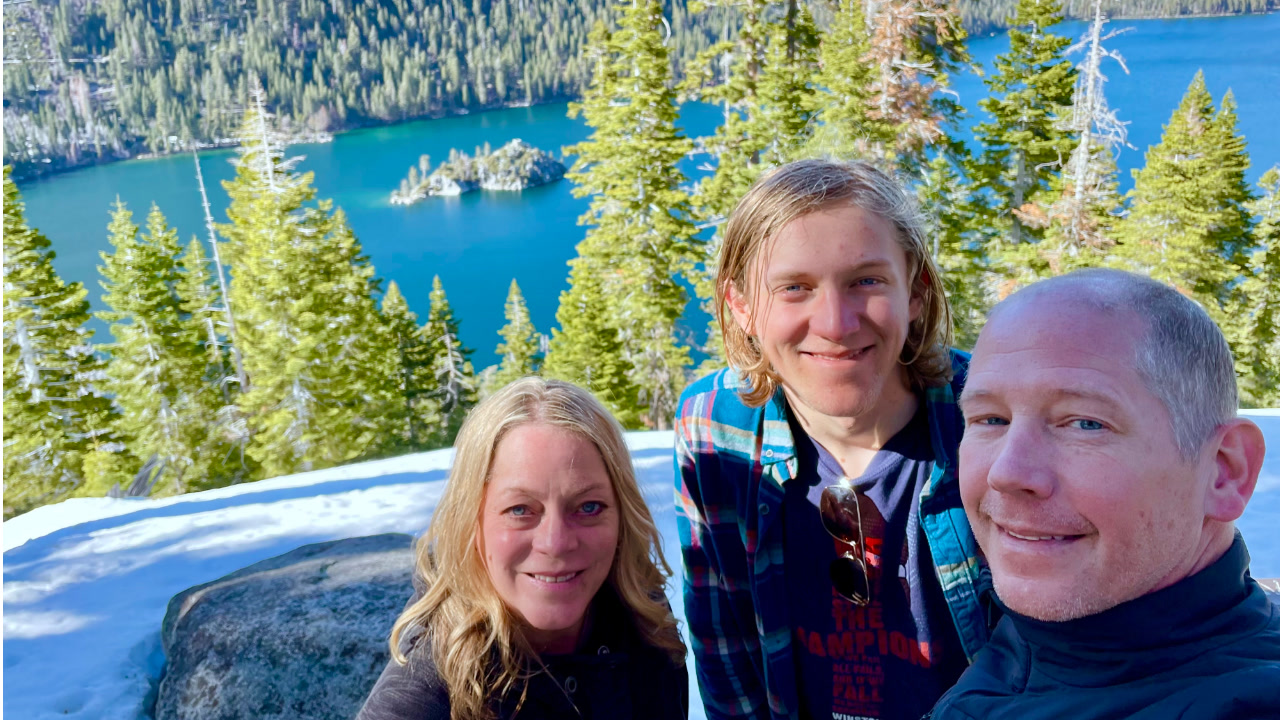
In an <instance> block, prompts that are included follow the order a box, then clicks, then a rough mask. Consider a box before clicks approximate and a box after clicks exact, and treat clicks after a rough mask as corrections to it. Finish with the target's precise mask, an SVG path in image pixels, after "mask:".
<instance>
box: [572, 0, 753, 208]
mask: <svg viewBox="0 0 1280 720" xmlns="http://www.w3.org/2000/svg"><path fill="white" fill-rule="evenodd" d="M726 4H729V3H726ZM769 4H770V3H769V2H768V0H745V1H744V2H741V3H732V5H735V6H736V9H737V11H738V12H739V13H740V16H741V25H740V26H739V28H738V33H737V37H736V38H734V39H733V40H729V39H728V38H727V37H722V38H721V41H720V42H718V43H716V44H714V45H712V46H711V47H709V48H707V49H706V50H704V51H703V52H701V53H699V54H698V56H697V57H696V58H695V59H694V62H693V63H692V64H691V65H690V66H689V67H688V68H687V69H686V79H685V82H684V83H683V85H682V88H681V90H682V95H683V96H684V97H687V98H692V99H698V100H700V101H702V102H705V103H708V104H713V105H720V106H721V107H722V108H723V110H724V117H723V121H722V122H721V124H720V125H719V127H717V128H716V131H715V133H714V134H713V135H712V136H711V137H704V138H699V139H698V141H697V148H698V152H699V153H705V154H708V155H710V156H711V157H712V158H713V159H714V160H715V166H714V170H715V172H714V173H713V174H712V175H711V176H710V177H708V178H705V179H703V180H702V181H700V182H699V183H698V189H697V194H696V197H695V202H696V204H697V208H698V215H699V217H701V218H703V219H705V220H707V221H708V222H712V223H715V224H719V223H721V222H723V221H724V218H726V217H727V216H728V214H729V211H730V210H732V209H733V206H734V205H735V204H736V203H737V202H738V198H740V197H742V193H743V192H745V191H746V189H747V188H748V187H750V186H751V183H753V182H755V179H756V177H758V175H759V173H760V171H761V170H762V168H761V167H760V153H761V151H763V150H764V148H765V147H766V146H767V143H768V138H765V137H760V136H757V135H755V134H753V133H752V132H751V119H752V118H753V117H756V116H758V115H759V105H760V98H759V83H760V76H761V74H762V73H763V72H764V66H765V52H766V47H767V43H768V39H769V24H768V22H767V21H766V19H765V13H766V11H767V10H768V7H769ZM726 35H727V28H726ZM607 45H608V35H607V34H605V35H604V36H603V37H593V38H592V39H591V42H590V45H589V46H588V47H589V52H590V51H594V52H596V53H598V54H600V55H601V56H602V57H603V56H604V55H605V54H606V50H605V48H606V46H607ZM611 73H614V74H616V69H615V68H614V67H613V66H612V65H611V64H608V63H605V62H604V61H598V64H597V66H596V70H595V73H594V74H593V75H592V83H593V87H594V86H595V84H596V83H599V84H600V88H601V93H602V94H605V95H606V96H607V94H608V93H609V92H612V90H607V89H606V87H607V83H608V81H610V80H612V79H613V75H611Z"/></svg>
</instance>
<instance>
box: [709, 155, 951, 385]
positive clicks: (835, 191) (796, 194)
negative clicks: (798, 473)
mask: <svg viewBox="0 0 1280 720" xmlns="http://www.w3.org/2000/svg"><path fill="white" fill-rule="evenodd" d="M838 207H856V208H860V209H862V210H864V211H866V212H868V213H871V214H872V215H875V216H877V217H880V218H881V219H883V220H885V221H886V222H888V223H889V224H890V226H892V227H893V230H894V236H895V239H896V240H897V241H898V245H899V247H901V248H902V249H903V250H904V251H905V252H906V254H907V271H908V274H907V277H908V279H909V281H910V287H911V295H912V297H919V298H920V300H921V311H920V317H918V318H917V319H916V320H915V321H914V322H912V323H911V326H910V327H909V328H908V331H907V339H906V343H905V344H904V345H903V348H902V353H901V354H900V355H899V358H898V361H899V362H900V363H901V364H903V365H905V366H906V370H907V382H908V385H910V387H912V388H914V389H922V388H925V387H929V386H935V385H940V384H942V383H944V382H946V381H948V380H949V379H950V377H951V358H950V356H949V355H948V352H947V347H948V346H949V345H950V344H951V306H950V304H949V303H948V302H947V296H946V293H945V292H944V289H943V287H942V278H941V277H940V276H939V274H938V267H937V265H935V264H934V261H933V257H932V256H931V255H930V254H929V246H928V244H927V243H926V242H925V238H924V230H923V223H922V221H921V218H920V213H919V210H918V209H917V207H916V204H915V201H914V200H913V199H912V198H911V196H910V195H908V194H907V193H906V192H905V191H904V190H903V188H902V186H901V185H900V184H899V183H898V182H897V181H896V180H894V179H893V178H891V177H889V176H888V175H886V174H885V173H883V172H881V171H879V170H877V169H876V168H874V167H872V166H871V165H868V164H867V163H863V162H849V163H844V162H835V161H830V160H800V161H797V162H793V163H789V164H787V165H783V166H781V167H779V168H776V169H774V170H772V171H771V172H769V173H767V174H765V175H764V176H762V177H761V178H760V179H759V180H757V181H756V182H755V184H754V185H752V186H751V189H750V190H748V191H747V193H746V195H743V196H742V199H741V200H740V201H738V205H737V206H736V207H735V208H734V209H733V212H732V213H731V214H730V215H729V220H728V222H727V223H726V224H725V230H724V242H723V245H722V247H721V249H720V261H719V266H718V269H717V275H716V298H715V303H716V305H715V311H716V319H717V321H718V322H719V324H720V330H721V332H722V333H723V334H724V345H725V357H726V359H727V360H728V361H729V365H731V366H732V367H734V368H735V369H737V370H738V371H739V372H741V373H742V375H743V378H744V379H745V380H746V381H747V383H746V384H747V385H748V387H749V390H748V391H747V392H744V393H743V396H742V398H743V402H745V403H746V404H748V405H750V406H753V407H759V406H761V405H763V404H764V403H766V402H768V400H769V398H771V397H773V394H774V392H776V391H777V389H778V386H779V385H780V384H781V382H782V380H781V378H780V377H778V374H777V372H776V371H774V369H773V366H772V365H771V364H770V363H769V360H768V358H766V357H765V356H764V353H763V352H762V351H761V349H760V346H759V344H758V342H757V340H756V337H755V332H753V329H752V328H743V327H739V326H738V323H737V322H736V321H735V320H734V318H733V315H732V313H731V311H730V309H729V304H728V298H729V290H730V288H734V289H736V290H737V292H739V293H741V294H742V295H743V296H744V297H746V298H747V303H748V307H749V308H750V314H751V315H752V316H753V317H759V312H758V307H757V303H760V302H767V301H768V300H767V299H762V298H760V297H758V293H759V289H760V288H759V285H760V282H759V280H760V276H761V274H762V272H763V267H762V264H761V263H760V260H761V258H762V254H766V255H767V253H768V251H769V245H770V244H771V242H772V240H773V238H774V236H775V235H777V233H778V232H779V231H780V230H782V228H783V227H785V226H786V225H787V223H790V222H791V221H793V220H795V219H797V218H799V217H803V216H805V215H809V214H811V213H815V212H819V211H822V210H829V209H832V208H838Z"/></svg>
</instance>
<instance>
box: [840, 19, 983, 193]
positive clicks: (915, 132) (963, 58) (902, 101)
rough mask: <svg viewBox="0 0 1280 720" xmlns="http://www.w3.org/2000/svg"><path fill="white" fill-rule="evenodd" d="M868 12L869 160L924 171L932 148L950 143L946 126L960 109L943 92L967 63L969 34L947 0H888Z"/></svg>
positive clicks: (889, 167) (916, 173) (912, 173)
mask: <svg viewBox="0 0 1280 720" xmlns="http://www.w3.org/2000/svg"><path fill="white" fill-rule="evenodd" d="M867 11H868V12H867V26H868V31H869V33H870V48H869V50H868V52H867V54H866V55H865V56H864V60H865V61H866V62H867V64H868V65H870V67H871V68H872V77H871V81H870V83H869V85H868V87H867V90H868V93H869V97H868V102H867V121H868V124H869V125H868V129H869V131H870V132H869V133H868V146H867V149H868V154H869V157H867V159H868V160H870V161H872V162H876V163H877V164H879V165H880V166H881V167H883V168H885V169H887V170H895V169H896V170H901V171H903V172H904V173H905V174H907V175H908V176H912V177H918V176H920V175H921V174H922V173H923V169H924V165H925V163H926V162H927V160H928V151H929V149H930V147H932V146H933V145H935V144H939V143H946V142H947V138H946V131H947V126H948V125H953V124H954V123H955V121H956V119H957V118H958V117H959V115H960V113H961V109H960V106H959V104H958V103H956V102H955V101H954V100H953V99H951V98H949V97H948V96H947V95H946V93H945V91H946V90H947V88H948V87H949V86H950V76H951V74H952V73H954V72H956V71H957V70H958V69H959V67H960V66H961V65H962V64H963V63H967V62H968V61H969V55H968V50H967V49H966V48H965V40H966V38H967V35H966V33H965V31H964V27H963V26H962V25H961V23H960V15H959V12H958V11H957V8H956V5H955V3H950V2H947V1H946V0H884V1H883V2H874V3H868V5H867Z"/></svg>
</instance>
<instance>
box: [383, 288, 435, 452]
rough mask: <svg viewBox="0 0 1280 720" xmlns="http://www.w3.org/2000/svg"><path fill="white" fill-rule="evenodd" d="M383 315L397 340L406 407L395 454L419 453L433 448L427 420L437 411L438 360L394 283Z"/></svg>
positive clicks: (390, 445)
mask: <svg viewBox="0 0 1280 720" xmlns="http://www.w3.org/2000/svg"><path fill="white" fill-rule="evenodd" d="M382 315H383V317H384V318H386V323H387V327H388V329H389V331H390V333H391V336H392V337H393V338H394V339H395V348H396V361H397V366H398V368H399V371H400V375H399V383H398V390H399V395H400V398H401V400H402V402H403V405H402V407H401V409H400V412H399V413H398V415H397V420H396V424H395V432H394V434H393V440H392V441H391V442H389V443H388V448H389V450H391V451H409V452H416V451H418V450H425V449H427V448H428V447H429V444H428V439H429V437H430V431H429V429H428V427H427V421H428V419H429V418H430V417H431V413H432V412H433V405H432V401H431V394H432V393H433V392H435V377H434V376H433V375H432V371H433V366H434V364H435V357H434V356H433V355H432V353H431V347H430V345H429V344H428V343H427V341H426V338H424V337H423V332H422V331H423V328H421V327H419V325H418V316H417V314H415V313H414V312H413V311H412V310H410V309H409V303H408V301H406V300H405V298H404V295H403V294H401V292H400V286H399V285H397V284H396V283H395V281H392V282H391V283H390V284H389V285H388V286H387V292H386V294H385V295H383V297H382Z"/></svg>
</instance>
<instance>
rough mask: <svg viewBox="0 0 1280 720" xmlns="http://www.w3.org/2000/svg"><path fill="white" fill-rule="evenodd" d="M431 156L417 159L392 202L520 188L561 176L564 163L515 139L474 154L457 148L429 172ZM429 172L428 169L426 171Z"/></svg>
mask: <svg viewBox="0 0 1280 720" xmlns="http://www.w3.org/2000/svg"><path fill="white" fill-rule="evenodd" d="M430 168H431V158H430V157H428V156H426V155H423V156H421V157H419V158H418V164H417V166H416V167H411V168H409V176H408V177H406V178H405V179H403V180H401V181H400V188H399V189H398V190H392V191H391V204H392V205H412V204H414V203H416V202H418V201H419V200H423V199H425V198H427V197H428V196H431V195H461V194H462V193H465V192H471V191H472V190H481V189H483V190H523V189H525V188H529V187H534V186H536V185H545V184H547V183H552V182H555V181H557V180H559V179H560V178H562V177H564V173H565V167H564V163H562V162H560V161H559V160H558V159H556V157H555V156H554V155H552V154H551V153H549V152H546V151H545V150H539V149H538V148H536V147H534V146H532V145H530V144H529V143H526V142H525V141H523V140H520V139H519V138H517V139H515V140H512V141H511V142H509V143H507V144H506V145H503V146H502V147H500V148H498V149H497V151H493V150H490V148H489V143H485V144H484V147H478V148H476V154H475V157H472V156H470V155H468V154H466V153H464V152H459V151H457V150H450V151H449V159H448V160H446V161H445V162H443V163H441V164H440V166H439V167H437V168H436V169H435V170H434V171H430ZM429 171H430V172H429Z"/></svg>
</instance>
